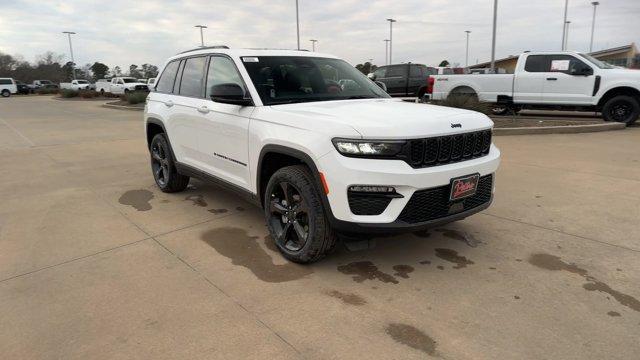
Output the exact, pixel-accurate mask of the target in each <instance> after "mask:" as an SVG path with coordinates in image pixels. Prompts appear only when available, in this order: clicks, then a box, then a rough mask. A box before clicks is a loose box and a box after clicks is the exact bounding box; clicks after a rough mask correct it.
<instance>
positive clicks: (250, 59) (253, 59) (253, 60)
mask: <svg viewBox="0 0 640 360" xmlns="http://www.w3.org/2000/svg"><path fill="white" fill-rule="evenodd" d="M242 61H244V62H246V63H257V62H260V60H258V58H257V57H255V56H244V57H243V58H242Z"/></svg>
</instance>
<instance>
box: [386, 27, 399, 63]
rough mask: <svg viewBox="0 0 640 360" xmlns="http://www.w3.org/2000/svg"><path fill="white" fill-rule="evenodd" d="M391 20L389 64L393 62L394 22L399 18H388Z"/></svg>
mask: <svg viewBox="0 0 640 360" xmlns="http://www.w3.org/2000/svg"><path fill="white" fill-rule="evenodd" d="M387 21H388V22H389V64H391V63H393V23H394V22H396V21H397V20H395V19H387Z"/></svg>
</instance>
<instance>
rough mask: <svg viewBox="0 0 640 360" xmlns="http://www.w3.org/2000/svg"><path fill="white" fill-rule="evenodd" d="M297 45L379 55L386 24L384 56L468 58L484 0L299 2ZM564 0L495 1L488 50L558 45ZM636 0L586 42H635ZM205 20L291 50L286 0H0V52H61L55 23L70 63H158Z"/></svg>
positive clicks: (639, 7)
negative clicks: (389, 43) (389, 42)
mask: <svg viewBox="0 0 640 360" xmlns="http://www.w3.org/2000/svg"><path fill="white" fill-rule="evenodd" d="M299 4H300V6H299V8H300V40H301V47H302V48H308V49H310V48H311V43H310V42H309V39H317V40H318V43H317V51H320V52H323V53H330V54H333V55H337V56H339V57H342V58H344V59H346V60H347V61H349V62H350V63H352V64H354V65H355V64H357V63H362V62H364V61H368V60H369V59H373V63H375V64H377V65H383V64H384V63H385V43H384V39H387V38H388V37H389V23H388V22H387V21H385V19H387V18H390V17H391V18H394V19H396V20H397V22H396V23H394V28H393V62H394V63H399V62H408V61H411V62H414V63H423V64H427V65H437V64H438V63H439V62H440V61H441V60H443V59H447V60H449V62H451V63H458V64H461V65H464V64H465V38H466V34H465V30H470V31H471V34H470V41H469V64H470V65H471V64H475V63H476V62H478V61H479V62H484V61H488V60H489V59H490V56H491V23H492V17H493V1H491V0H464V1H463V0H457V1H454V0H451V1H446V0H396V1H392V0H299ZM563 11H564V0H527V1H523V0H499V1H498V22H497V24H498V25H497V41H496V43H497V44H496V58H501V57H506V56H508V55H514V54H519V53H521V52H522V51H525V50H532V51H535V50H551V51H553V50H559V49H560V46H561V41H562V23H563ZM592 14H593V7H592V5H591V1H590V0H569V10H568V20H570V21H571V24H570V28H569V41H568V44H569V48H570V49H571V50H576V51H587V50H588V49H589V38H590V34H591V19H592ZM639 20H640V0H600V6H598V8H597V18H596V27H595V39H594V50H599V49H604V48H608V47H615V46H621V45H625V44H629V43H631V42H637V43H639V45H640V21H639ZM198 24H202V25H206V26H208V28H207V29H205V30H204V38H205V44H206V45H218V44H224V45H227V46H230V47H234V48H241V47H249V48H253V47H260V48H263V47H268V48H287V49H293V48H296V46H297V45H296V17H295V0H243V1H220V0H182V1H180V0H135V1H131V0H108V1H104V0H100V1H92V0H64V1H56V0H0V52H4V53H8V54H11V55H20V56H22V57H23V58H24V60H27V61H34V60H35V57H36V56H37V55H38V54H42V53H44V52H46V51H49V50H50V51H53V52H56V53H60V54H64V55H65V60H68V59H69V58H70V57H69V45H68V41H67V38H66V35H63V34H62V31H75V32H76V33H77V34H76V35H73V51H74V55H75V60H76V63H77V64H79V66H81V65H83V64H86V63H93V62H95V61H100V62H103V63H105V64H107V65H109V66H110V67H113V66H115V65H118V66H120V67H121V68H123V69H126V68H128V66H129V65H130V64H142V63H150V64H155V65H162V64H163V63H164V61H165V60H166V59H167V58H168V57H170V56H172V55H175V54H176V53H178V52H181V51H184V50H187V49H192V48H195V47H197V46H199V45H200V33H199V30H198V29H197V28H195V27H194V25H198Z"/></svg>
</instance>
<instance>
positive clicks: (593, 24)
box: [589, 1, 600, 52]
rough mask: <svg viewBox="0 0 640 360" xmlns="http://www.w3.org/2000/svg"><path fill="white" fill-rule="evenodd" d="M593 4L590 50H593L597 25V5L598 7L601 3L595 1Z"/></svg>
mask: <svg viewBox="0 0 640 360" xmlns="http://www.w3.org/2000/svg"><path fill="white" fill-rule="evenodd" d="M591 5H593V20H591V41H590V42H589V52H592V51H593V31H594V29H595V27H596V7H598V5H600V3H599V2H597V1H593V2H592V3H591Z"/></svg>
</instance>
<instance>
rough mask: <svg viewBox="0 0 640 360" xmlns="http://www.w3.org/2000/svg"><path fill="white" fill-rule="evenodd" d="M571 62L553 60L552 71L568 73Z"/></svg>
mask: <svg viewBox="0 0 640 360" xmlns="http://www.w3.org/2000/svg"><path fill="white" fill-rule="evenodd" d="M569 61H570V60H552V61H551V71H567V70H569Z"/></svg>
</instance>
